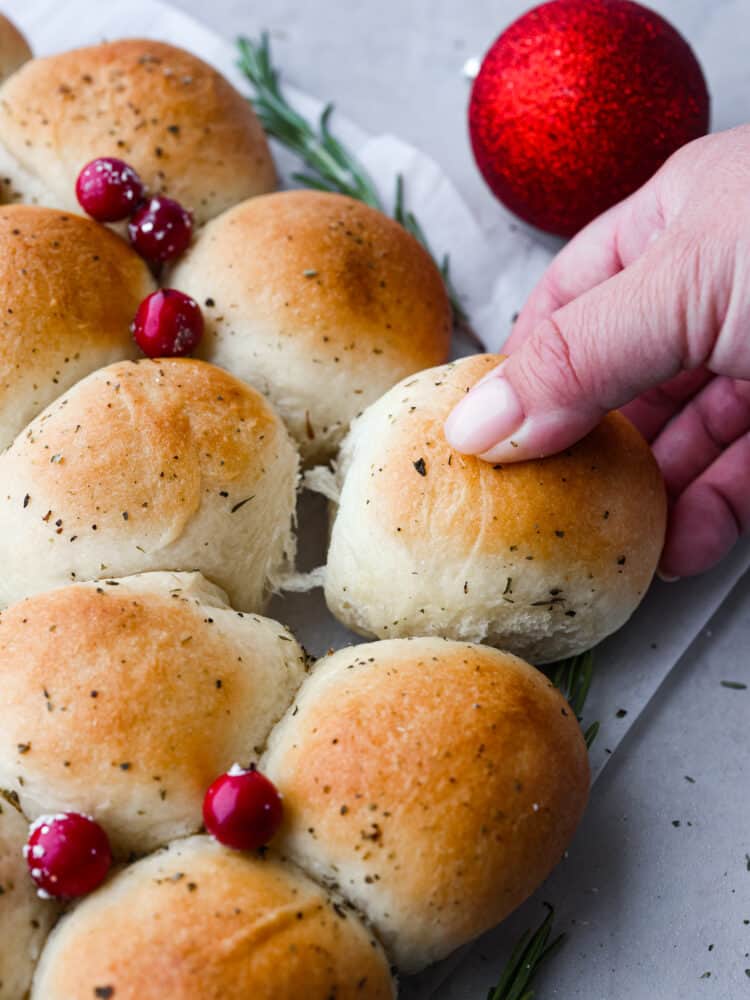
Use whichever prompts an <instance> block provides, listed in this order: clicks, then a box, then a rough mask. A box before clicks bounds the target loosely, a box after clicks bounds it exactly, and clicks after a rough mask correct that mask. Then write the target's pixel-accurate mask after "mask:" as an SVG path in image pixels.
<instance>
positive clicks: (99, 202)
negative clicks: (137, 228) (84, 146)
mask: <svg viewBox="0 0 750 1000" xmlns="http://www.w3.org/2000/svg"><path fill="white" fill-rule="evenodd" d="M76 197H77V198H78V202H79V204H80V206H81V208H82V209H83V210H84V212H87V213H88V214H89V215H90V216H91V217H92V218H93V219H96V220H97V222H119V220H120V219H125V218H127V216H129V215H130V213H131V212H132V211H133V210H134V209H135V207H136V205H137V204H138V202H139V201H140V200H141V198H143V181H142V180H141V179H140V177H139V176H138V174H137V173H136V172H135V170H133V168H132V167H131V166H130V165H129V164H127V163H125V161H124V160H118V159H117V158H116V157H114V156H100V157H99V158H98V159H96V160H91V162H90V163H87V164H86V166H85V167H84V168H83V170H82V171H81V172H80V174H79V175H78V179H77V180H76Z"/></svg>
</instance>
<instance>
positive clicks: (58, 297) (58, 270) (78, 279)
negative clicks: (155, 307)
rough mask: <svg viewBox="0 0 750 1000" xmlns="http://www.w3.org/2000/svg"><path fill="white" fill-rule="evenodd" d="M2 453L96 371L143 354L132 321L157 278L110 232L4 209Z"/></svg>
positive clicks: (0, 237) (52, 213)
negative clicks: (50, 406)
mask: <svg viewBox="0 0 750 1000" xmlns="http://www.w3.org/2000/svg"><path fill="white" fill-rule="evenodd" d="M0 287H2V289H3V308H2V319H1V321H0V448H6V447H7V446H8V445H9V444H10V443H11V441H12V440H13V438H14V437H15V436H16V434H17V433H18V432H19V431H20V430H21V429H22V428H23V427H25V426H26V424H28V422H29V421H30V420H32V419H33V418H34V417H35V416H36V415H37V414H38V413H39V412H40V411H41V410H42V409H44V407H45V406H47V405H48V404H49V403H51V402H52V400H53V399H56V398H57V397H58V396H59V395H60V394H61V393H63V392H65V390H66V389H69V388H70V386H72V385H73V384H74V383H75V382H77V381H78V380H79V379H81V378H83V376H84V375H88V374H89V372H92V371H94V370H95V369H97V368H101V367H102V366H103V365H108V364H110V363H111V362H112V361H117V360H119V359H121V358H131V357H135V356H136V347H135V344H134V342H133V338H132V337H131V335H130V322H131V320H132V319H133V316H134V315H135V311H136V309H137V308H138V305H139V303H140V302H141V300H142V299H143V298H145V297H146V296H147V295H148V294H149V293H150V292H152V291H153V290H154V287H155V286H154V282H153V279H152V277H151V274H150V272H149V270H148V268H147V267H146V265H145V264H144V262H143V261H142V260H141V258H140V257H139V256H138V255H137V254H136V253H134V252H133V251H132V250H131V249H130V248H129V247H128V245H127V244H126V243H125V242H124V241H123V240H121V239H120V238H119V237H117V236H115V235H114V233H111V232H110V231H109V230H108V229H105V228H104V226H100V225H98V224H97V223H96V222H93V221H92V220H90V219H84V218H82V217H81V216H79V215H72V214H66V213H64V212H58V211H56V210H55V209H50V208H36V207H33V206H28V205H26V206H25V205H8V206H5V207H3V208H0Z"/></svg>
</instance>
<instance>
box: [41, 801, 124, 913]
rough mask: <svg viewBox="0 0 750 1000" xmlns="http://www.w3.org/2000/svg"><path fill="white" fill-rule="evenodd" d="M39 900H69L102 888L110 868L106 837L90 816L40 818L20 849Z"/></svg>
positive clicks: (63, 814) (64, 814)
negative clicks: (60, 898)
mask: <svg viewBox="0 0 750 1000" xmlns="http://www.w3.org/2000/svg"><path fill="white" fill-rule="evenodd" d="M23 854H24V857H25V858H26V863H27V864H28V866H29V871H30V872H31V877H32V879H33V880H34V882H35V883H36V885H37V886H38V888H39V895H40V896H62V897H64V898H66V899H72V898H73V897H75V896H85V895H86V894H87V893H89V892H93V890H94V889H96V887H97V886H99V885H101V883H102V882H103V881H104V878H105V876H106V874H107V872H108V871H109V868H110V865H111V864H112V852H111V850H110V847H109V841H108V840H107V834H106V833H105V832H104V830H102V828H101V827H100V826H99V824H98V823H96V822H95V821H94V820H93V819H91V818H90V817H89V816H82V815H81V814H80V813H74V812H70V813H58V814H57V815H56V816H40V817H39V819H38V820H37V821H36V822H35V823H33V824H32V826H31V829H30V830H29V839H28V840H27V842H26V845H25V846H24V849H23Z"/></svg>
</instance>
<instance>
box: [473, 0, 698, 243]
mask: <svg viewBox="0 0 750 1000" xmlns="http://www.w3.org/2000/svg"><path fill="white" fill-rule="evenodd" d="M708 119H709V96H708V91H707V89H706V82H705V80H704V78H703V73H702V72H701V68H700V65H699V64H698V61H697V59H696V58H695V56H694V54H693V52H692V50H691V48H690V46H689V45H688V44H687V42H686V41H685V40H684V39H683V38H682V36H681V35H680V34H678V32H677V31H675V29H674V28H673V27H672V26H671V25H670V24H668V23H667V21H665V20H664V19H663V18H662V17H660V16H659V15H658V14H656V13H654V11H652V10H648V9H646V8H645V7H641V6H640V4H637V3H632V2H630V0H554V2H552V3H544V4H542V5H541V6H539V7H535V8H534V9H533V10H530V11H529V12H528V13H526V14H524V15H523V16H522V17H520V18H519V19H518V20H517V21H515V22H514V23H513V24H512V25H511V26H510V27H509V28H508V29H507V30H506V31H505V32H503V34H502V35H500V37H499V38H498V39H497V41H496V42H495V43H494V45H493V46H492V48H491V49H490V50H489V52H488V53H487V56H486V57H485V59H484V62H483V63H482V67H481V70H480V71H479V75H478V76H477V78H476V80H475V81H474V87H473V90H472V94H471V102H470V105H469V130H470V133H471V142H472V146H473V149H474V156H475V158H476V161H477V164H478V166H479V169H480V170H481V171H482V174H483V175H484V178H485V180H486V181H487V183H488V184H489V186H490V188H491V189H492V190H493V192H494V193H495V194H496V195H497V197H498V198H499V199H500V200H501V201H502V202H504V203H505V205H506V206H507V207H508V208H510V209H511V210H512V211H513V212H515V213H516V214H517V215H520V216H521V218H522V219H525V220H526V221H527V222H530V223H531V224H532V225H534V226H538V227H539V228H540V229H546V230H548V231H549V232H553V233H558V234H559V235H561V236H569V235H572V234H573V233H574V232H576V231H577V230H578V229H580V228H581V226H583V225H585V223H587V222H589V221H590V220H591V219H593V218H594V217H595V216H597V215H599V214H600V213H601V212H603V211H604V210H605V209H606V208H609V207H610V206H611V205H613V204H615V202H617V201H620V200H621V199H622V198H624V197H626V196H627V195H629V194H630V193H631V192H633V191H635V190H636V188H638V187H640V185H641V184H643V183H644V182H645V181H646V180H648V178H649V177H650V176H651V175H652V174H653V173H654V171H655V170H656V169H657V168H658V167H659V166H660V165H661V164H662V163H663V162H664V160H666V159H667V157H668V156H669V155H670V154H671V153H673V152H674V151H675V150H676V149H678V148H679V147H680V146H682V145H684V144H685V143H686V142H689V141H690V140H691V139H696V138H697V137H698V136H701V135H704V134H705V132H706V131H707V130H708Z"/></svg>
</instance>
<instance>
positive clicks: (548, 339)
mask: <svg viewBox="0 0 750 1000" xmlns="http://www.w3.org/2000/svg"><path fill="white" fill-rule="evenodd" d="M506 350H507V352H508V353H509V355H510V356H509V357H508V358H507V360H505V361H503V363H502V364H501V365H499V367H498V368H496V369H494V370H493V371H492V372H491V373H490V374H489V375H488V376H486V377H485V378H484V379H483V380H482V381H481V382H480V383H479V384H478V385H477V386H475V388H474V389H472V391H471V392H470V393H469V394H468V395H467V397H466V398H465V399H464V400H462V402H461V403H460V404H459V405H458V406H457V407H456V409H455V410H454V411H453V413H452V414H451V415H450V417H449V419H448V421H447V423H446V435H447V437H448V440H449V441H450V443H451V444H452V445H453V447H455V448H456V449H457V450H458V451H462V452H465V453H467V454H475V455H480V456H481V457H482V458H484V459H486V460H487V461H489V462H498V461H500V462H513V461H519V460H522V459H527V458H537V457H541V456H543V455H547V454H550V453H553V452H556V451H560V450H561V449H563V448H566V447H568V446H569V445H570V444H572V443H573V442H574V441H577V440H578V439H579V438H581V437H582V436H583V435H584V434H586V433H587V432H588V431H589V430H591V428H592V427H593V426H594V425H595V424H596V423H597V422H598V421H599V420H600V419H601V417H602V416H603V415H604V414H605V413H606V412H607V411H609V410H612V409H614V408H616V407H620V408H622V410H623V412H624V413H625V414H626V415H627V416H628V417H629V418H630V419H631V420H632V421H633V423H634V424H636V426H637V427H638V428H639V429H640V430H641V432H642V433H643V435H644V436H645V437H646V439H647V440H648V441H649V442H650V443H651V446H652V448H653V450H654V453H655V455H656V458H657V461H658V462H659V465H660V466H661V469H662V472H663V474H664V478H665V481H666V485H667V491H668V494H669V498H670V518H669V526H668V529H667V538H666V542H665V547H664V551H663V554H662V559H661V566H660V569H661V572H662V574H663V575H665V576H668V577H677V576H687V575H690V574H693V573H700V572H702V571H703V570H705V569H708V568H709V567H710V566H712V565H713V564H714V563H715V562H717V561H718V560H719V559H720V558H721V557H722V556H723V555H725V554H726V553H727V552H728V551H729V549H730V548H731V547H732V545H733V544H734V543H735V541H736V540H737V538H738V537H739V535H740V534H742V533H743V532H744V531H746V530H747V529H748V526H749V525H750V381H747V380H750V126H743V127H742V128H738V129H734V130H733V131H730V132H724V133H721V134H718V135H713V136H708V137H706V138H703V139H699V140H697V141H696V142H693V143H690V144H689V145H688V146H685V147H683V148H682V149H681V150H679V151H678V152H677V153H675V155H674V156H672V157H671V158H670V159H669V160H668V161H667V162H666V163H665V164H664V166H663V167H662V168H661V170H659V172H658V173H657V174H656V175H655V176H654V177H653V178H652V179H651V180H650V181H649V182H648V183H647V184H646V185H644V187H642V188H641V189H640V190H639V191H637V192H636V193H635V194H633V195H631V197H630V198H628V199H626V200H625V201H623V202H621V203H620V204H619V205H616V206H615V207H614V208H612V209H610V211H609V212H607V213H605V214H604V215H602V216H600V218H598V219H596V220H594V222H592V223H591V224H590V225H589V226H587V227H586V228H585V229H584V230H582V231H581V232H580V233H579V234H578V235H577V236H576V237H575V238H574V239H573V240H572V241H571V242H570V243H569V244H568V245H567V246H566V247H565V248H564V249H563V250H562V252H561V253H560V254H559V255H558V256H557V258H556V259H555V260H554V261H553V263H552V264H551V265H550V267H549V270H548V271H547V273H546V274H545V275H544V277H543V278H542V280H541V282H540V284H539V285H538V286H537V288H536V289H535V291H534V292H533V293H532V295H531V297H530V298H529V301H528V302H527V304H526V306H525V308H524V310H523V312H522V313H521V314H520V316H519V317H518V321H517V322H516V325H515V327H514V330H513V333H512V335H511V337H510V339H509V341H508V344H507V347H506Z"/></svg>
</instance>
